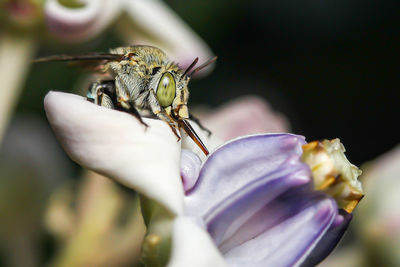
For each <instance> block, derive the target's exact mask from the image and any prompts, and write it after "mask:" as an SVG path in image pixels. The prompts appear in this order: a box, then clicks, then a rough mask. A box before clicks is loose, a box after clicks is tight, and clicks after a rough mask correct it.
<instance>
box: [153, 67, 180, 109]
mask: <svg viewBox="0 0 400 267" xmlns="http://www.w3.org/2000/svg"><path fill="white" fill-rule="evenodd" d="M156 92H157V93H156V95H157V100H158V102H160V105H161V106H163V107H168V106H170V105H171V104H172V101H174V98H175V79H174V77H173V76H172V74H171V73H169V72H166V73H164V75H163V76H162V77H161V79H160V81H159V82H158V86H157V91H156Z"/></svg>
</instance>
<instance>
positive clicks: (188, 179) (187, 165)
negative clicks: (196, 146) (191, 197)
mask: <svg viewBox="0 0 400 267" xmlns="http://www.w3.org/2000/svg"><path fill="white" fill-rule="evenodd" d="M200 165H201V160H200V159H199V157H198V156H197V155H196V154H194V153H193V152H191V151H189V150H187V149H182V151H181V178H182V182H183V188H184V190H185V192H187V191H189V190H190V189H192V188H193V186H194V185H195V183H196V181H197V178H198V177H199V172H200Z"/></svg>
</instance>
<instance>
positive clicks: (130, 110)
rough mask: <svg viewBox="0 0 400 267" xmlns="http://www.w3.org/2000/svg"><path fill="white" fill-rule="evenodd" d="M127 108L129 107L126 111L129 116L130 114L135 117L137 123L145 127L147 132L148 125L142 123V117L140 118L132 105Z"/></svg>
mask: <svg viewBox="0 0 400 267" xmlns="http://www.w3.org/2000/svg"><path fill="white" fill-rule="evenodd" d="M129 106H130V107H129V109H128V110H126V111H127V112H129V113H130V114H132V115H133V116H135V117H136V119H138V120H139V122H140V123H141V124H143V125H144V126H145V129H146V130H147V127H149V125H148V124H147V123H145V122H144V121H143V119H142V116H140V114H139V111H138V110H137V109H136V108H135V107H134V106H133V105H129Z"/></svg>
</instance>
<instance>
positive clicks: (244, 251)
mask: <svg viewBox="0 0 400 267" xmlns="http://www.w3.org/2000/svg"><path fill="white" fill-rule="evenodd" d="M294 193H295V192H291V193H290V194H285V195H284V196H282V197H280V198H279V199H277V200H275V201H274V203H273V205H276V206H275V207H276V208H275V211H276V212H278V213H279V212H282V210H283V214H280V216H281V217H283V218H284V217H285V216H288V217H287V218H285V219H283V220H282V219H281V220H280V221H279V223H277V224H275V225H273V226H272V227H271V228H269V229H267V230H266V231H264V232H263V233H262V234H259V235H258V236H256V237H255V238H253V239H251V240H249V241H247V242H244V243H243V244H241V245H238V246H236V247H234V248H232V249H230V250H229V251H227V252H226V253H224V258H225V259H226V261H227V262H228V265H229V266H254V267H257V266H293V265H298V264H299V263H301V262H302V261H303V260H304V257H305V255H307V254H308V253H309V251H312V250H313V249H314V247H315V246H316V245H317V244H318V242H319V241H320V240H321V238H322V237H323V236H324V234H325V233H326V231H327V230H328V229H329V227H330V226H331V224H332V222H333V221H334V219H335V217H336V215H337V205H336V202H335V201H334V200H333V199H331V198H328V197H326V196H324V195H321V194H313V195H311V194H307V193H305V194H299V195H297V194H294ZM287 208H289V210H285V209H287ZM273 216H276V214H271V217H273Z"/></svg>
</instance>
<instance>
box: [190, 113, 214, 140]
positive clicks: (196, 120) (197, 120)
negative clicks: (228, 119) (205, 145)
mask: <svg viewBox="0 0 400 267" xmlns="http://www.w3.org/2000/svg"><path fill="white" fill-rule="evenodd" d="M189 119H191V120H192V121H194V122H195V123H197V125H199V127H200V129H202V130H204V131H206V132H207V134H208V136H210V135H211V131H210V130H209V129H207V128H206V127H204V126H203V124H201V122H200V120H199V118H197V117H195V116H193V114H191V113H189Z"/></svg>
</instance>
